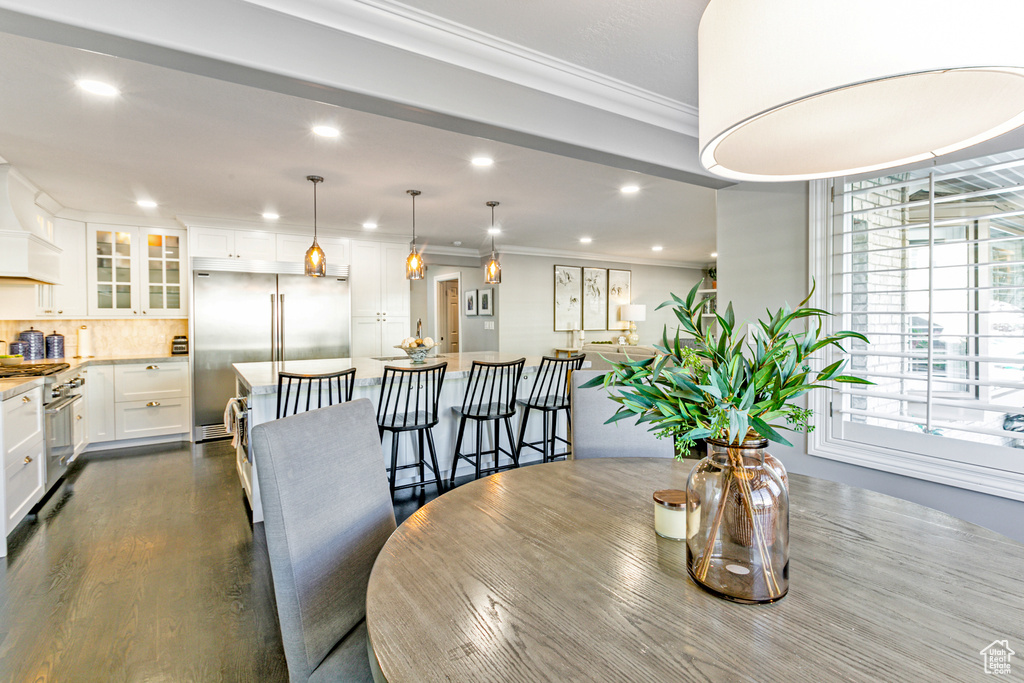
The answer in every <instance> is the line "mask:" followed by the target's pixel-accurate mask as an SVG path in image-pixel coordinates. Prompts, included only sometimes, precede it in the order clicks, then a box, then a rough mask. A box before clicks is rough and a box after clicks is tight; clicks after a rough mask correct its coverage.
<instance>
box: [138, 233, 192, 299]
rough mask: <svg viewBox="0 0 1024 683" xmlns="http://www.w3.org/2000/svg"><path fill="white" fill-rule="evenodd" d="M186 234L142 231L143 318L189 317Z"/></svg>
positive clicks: (141, 294) (141, 293) (141, 290)
mask: <svg viewBox="0 0 1024 683" xmlns="http://www.w3.org/2000/svg"><path fill="white" fill-rule="evenodd" d="M185 238H186V233H185V231H184V230H175V229H162V228H142V229H141V230H140V242H141V244H140V251H141V264H142V268H141V271H142V284H141V287H140V296H141V298H142V314H143V315H181V316H184V315H187V314H188V296H187V286H188V277H187V274H188V255H187V252H186V249H185V241H186V239H185Z"/></svg>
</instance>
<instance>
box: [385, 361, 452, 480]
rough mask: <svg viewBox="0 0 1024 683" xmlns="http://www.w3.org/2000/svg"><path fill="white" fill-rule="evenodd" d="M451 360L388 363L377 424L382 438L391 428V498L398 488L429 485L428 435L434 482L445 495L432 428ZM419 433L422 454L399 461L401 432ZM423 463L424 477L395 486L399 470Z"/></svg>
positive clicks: (421, 474)
mask: <svg viewBox="0 0 1024 683" xmlns="http://www.w3.org/2000/svg"><path fill="white" fill-rule="evenodd" d="M447 370H448V363H447V362H442V363H438V364H437V365H430V366H428V367H425V368H396V367H393V366H390V365H386V366H384V377H383V379H382V380H381V385H380V399H379V400H378V401H377V428H378V430H379V431H380V439H381V442H383V441H384V432H391V474H390V482H391V500H394V499H395V491H396V490H399V489H408V488H414V487H416V486H424V487H425V486H426V483H427V482H426V480H425V479H424V476H425V472H424V469H423V466H424V460H423V455H424V454H423V440H424V435H426V442H427V446H428V448H429V449H430V462H431V465H428V467H430V469H431V471H433V473H434V484H436V485H437V494H438V495H441V493H442V490H441V470H440V468H438V466H437V452H436V451H435V450H434V435H433V434H432V433H431V431H430V428H431V427H433V426H434V425H436V424H437V403H438V399H439V398H440V397H441V384H443V383H444V373H445V372H446V371H447ZM413 431H415V432H416V433H417V437H418V439H417V441H418V442H419V450H418V453H419V458H418V461H417V462H414V463H410V464H408V465H402V466H401V467H399V465H398V435H399V434H401V433H402V432H413ZM409 467H419V470H420V480H419V481H418V482H413V483H411V484H403V485H401V486H395V476H396V475H397V474H398V470H404V469H407V468H409Z"/></svg>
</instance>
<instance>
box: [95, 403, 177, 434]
mask: <svg viewBox="0 0 1024 683" xmlns="http://www.w3.org/2000/svg"><path fill="white" fill-rule="evenodd" d="M114 412H115V419H114V422H115V424H116V425H117V438H118V440H121V439H141V438H146V437H152V436H165V435H168V434H184V433H185V432H188V431H189V423H190V411H189V401H188V398H187V397H186V398H179V399H150V400H144V401H126V402H122V403H117V404H115V406H114Z"/></svg>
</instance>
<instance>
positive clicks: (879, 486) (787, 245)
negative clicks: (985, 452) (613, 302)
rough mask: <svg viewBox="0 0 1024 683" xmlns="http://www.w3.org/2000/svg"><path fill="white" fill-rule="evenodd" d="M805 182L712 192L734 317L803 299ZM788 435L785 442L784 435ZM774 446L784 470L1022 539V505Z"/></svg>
mask: <svg viewBox="0 0 1024 683" xmlns="http://www.w3.org/2000/svg"><path fill="white" fill-rule="evenodd" d="M807 192H808V190H807V184H806V183H783V184H775V183H763V184H752V183H743V184H740V185H736V186H734V187H730V188H726V189H724V190H719V192H718V290H719V297H720V299H721V302H722V305H724V304H725V302H728V301H730V300H731V301H732V302H733V308H734V310H735V311H736V317H737V319H740V320H754V319H756V318H757V317H758V316H761V315H763V314H764V311H765V308H771V309H775V308H778V307H779V306H780V305H782V303H783V302H786V301H788V302H789V303H790V304H792V305H795V304H796V303H798V302H799V301H801V300H802V299H803V298H804V297H805V296H806V295H807V289H808V282H809V274H808V260H807V259H808V257H807V253H808V244H807V230H808V225H807V220H808V219H807V216H808V211H807V201H808V194H807ZM787 438H789V437H788V436H787ZM790 441H792V442H793V443H794V444H795V446H796V447H795V448H793V449H790V448H786V447H785V446H779V445H776V444H772V446H771V449H770V450H771V452H772V454H774V455H776V456H777V457H778V458H779V459H780V460H782V462H783V464H785V466H786V468H787V469H788V470H789V471H790V472H795V473H799V474H807V475H811V476H814V477H821V478H823V479H830V480H832V481H840V482H843V483H846V484H850V485H852V486H858V487H861V488H866V489H870V490H872V491H878V492H880V493H885V494H888V495H891V496H896V497H898V498H903V499H905V500H909V501H913V502H915V503H920V504H921V505H927V506H928V507H932V508H936V509H938V510H942V511H944V512H947V513H949V514H951V515H954V516H956V517H960V518H962V519H966V520H968V521H971V522H974V523H975V524H980V525H981V526H984V527H988V528H990V529H993V530H995V531H998V532H999V533H1002V534H1005V535H1007V536H1009V537H1011V538H1014V539H1016V540H1018V541H1021V542H1024V524H1022V523H1021V520H1022V519H1024V502H1020V501H1015V500H1010V499H1007V498H1000V497H997V496H990V495H987V494H984V493H978V492H976V491H969V490H967V489H960V488H956V487H951V486H946V485H944V484H937V483H934V482H930V481H924V480H921V479H914V478H911V477H904V476H901V475H898V474H891V473H889V472H882V471H880V470H875V469H871V468H867V467H859V466H857V465H851V464H848V463H843V462H838V461H835V460H828V459H826V458H818V457H814V456H810V455H807V448H806V439H805V438H804V437H803V435H794V437H793V438H790Z"/></svg>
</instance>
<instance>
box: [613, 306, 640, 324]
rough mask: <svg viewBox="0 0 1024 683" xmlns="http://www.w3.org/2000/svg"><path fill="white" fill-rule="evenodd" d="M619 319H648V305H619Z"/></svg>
mask: <svg viewBox="0 0 1024 683" xmlns="http://www.w3.org/2000/svg"><path fill="white" fill-rule="evenodd" d="M619 320H628V321H632V322H635V323H642V322H643V321H645V320H647V306H645V305H644V304H626V305H625V306H619Z"/></svg>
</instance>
